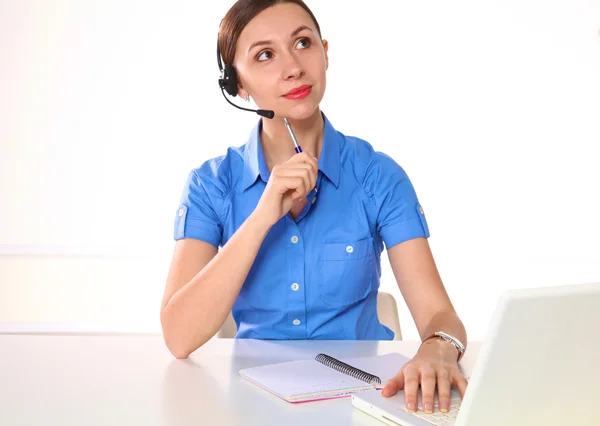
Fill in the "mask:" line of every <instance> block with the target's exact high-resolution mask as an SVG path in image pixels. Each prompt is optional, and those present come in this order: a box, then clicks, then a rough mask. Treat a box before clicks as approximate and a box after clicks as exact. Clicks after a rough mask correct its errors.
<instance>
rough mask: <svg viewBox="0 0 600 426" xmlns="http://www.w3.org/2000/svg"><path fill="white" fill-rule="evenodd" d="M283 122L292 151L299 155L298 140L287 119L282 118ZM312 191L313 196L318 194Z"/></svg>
mask: <svg viewBox="0 0 600 426" xmlns="http://www.w3.org/2000/svg"><path fill="white" fill-rule="evenodd" d="M283 122H284V123H285V127H286V129H287V131H288V133H289V134H290V138H292V142H294V149H295V150H296V154H300V153H301V152H302V148H301V147H300V145H299V144H298V139H296V134H295V133H294V130H292V126H290V122H289V121H288V119H287V118H284V119H283ZM313 190H314V191H315V194H316V193H317V192H318V190H317V188H316V187H315V188H313ZM311 192H312V191H311ZM314 201H315V200H313V202H314Z"/></svg>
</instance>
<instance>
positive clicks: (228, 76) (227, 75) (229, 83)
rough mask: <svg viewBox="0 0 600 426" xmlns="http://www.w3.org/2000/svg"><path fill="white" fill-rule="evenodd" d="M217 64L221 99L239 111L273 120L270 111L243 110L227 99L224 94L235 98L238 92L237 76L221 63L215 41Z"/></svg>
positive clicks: (230, 68)
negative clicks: (219, 74)
mask: <svg viewBox="0 0 600 426" xmlns="http://www.w3.org/2000/svg"><path fill="white" fill-rule="evenodd" d="M217 64H218V65H219V70H220V71H221V77H220V78H219V87H220V88H221V93H223V97H224V98H225V100H226V101H227V102H229V103H230V104H231V105H233V106H234V107H236V108H238V109H241V110H243V111H250V112H255V113H257V114H258V115H260V116H261V117H266V118H273V117H275V111H271V110H268V109H250V108H243V107H241V106H238V105H236V104H234V103H233V102H231V101H230V100H229V99H227V96H226V95H225V92H227V93H228V94H229V95H230V96H233V97H236V96H237V92H238V87H237V86H238V80H237V74H236V72H235V68H233V66H231V65H229V64H225V66H223V62H222V61H221V51H220V50H219V42H218V39H217Z"/></svg>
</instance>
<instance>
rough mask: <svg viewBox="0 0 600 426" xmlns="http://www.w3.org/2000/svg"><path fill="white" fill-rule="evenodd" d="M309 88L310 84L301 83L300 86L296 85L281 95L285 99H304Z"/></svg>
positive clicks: (308, 92)
mask: <svg viewBox="0 0 600 426" xmlns="http://www.w3.org/2000/svg"><path fill="white" fill-rule="evenodd" d="M311 90H312V87H311V86H309V85H307V84H303V85H302V86H298V87H296V88H295V89H292V90H290V91H289V92H287V93H286V94H285V95H283V97H284V98H286V99H304V98H305V97H307V96H308V95H309V94H310V92H311Z"/></svg>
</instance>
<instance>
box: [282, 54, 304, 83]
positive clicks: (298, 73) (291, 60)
mask: <svg viewBox="0 0 600 426" xmlns="http://www.w3.org/2000/svg"><path fill="white" fill-rule="evenodd" d="M303 75H304V68H303V67H302V64H301V63H300V61H299V60H298V58H297V57H296V55H294V53H289V54H288V55H287V60H286V63H285V67H284V69H283V79H284V80H293V79H298V78H300V77H302V76H303Z"/></svg>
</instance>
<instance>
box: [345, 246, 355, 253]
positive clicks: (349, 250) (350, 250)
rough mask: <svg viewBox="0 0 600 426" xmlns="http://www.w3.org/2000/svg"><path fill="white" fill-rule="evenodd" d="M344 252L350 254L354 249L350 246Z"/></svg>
mask: <svg viewBox="0 0 600 426" xmlns="http://www.w3.org/2000/svg"><path fill="white" fill-rule="evenodd" d="M346 251H347V252H348V253H352V252H353V251H354V247H352V246H348V247H346Z"/></svg>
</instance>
